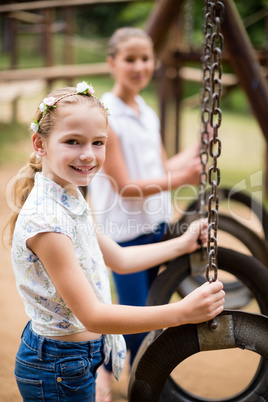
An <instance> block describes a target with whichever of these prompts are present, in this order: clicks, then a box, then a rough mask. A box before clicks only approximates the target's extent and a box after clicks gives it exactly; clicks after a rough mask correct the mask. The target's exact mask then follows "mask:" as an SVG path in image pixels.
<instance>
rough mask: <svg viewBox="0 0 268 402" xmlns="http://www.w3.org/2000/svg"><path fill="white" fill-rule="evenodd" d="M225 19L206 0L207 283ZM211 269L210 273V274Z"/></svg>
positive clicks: (219, 7)
mask: <svg viewBox="0 0 268 402" xmlns="http://www.w3.org/2000/svg"><path fill="white" fill-rule="evenodd" d="M223 18H224V5H223V3H222V2H220V1H218V0H211V1H210V0H206V9H205V28H204V34H205V44H204V54H203V79H204V85H203V96H202V112H201V120H202V124H203V127H202V132H201V151H200V159H201V164H202V171H201V173H200V180H199V181H200V189H199V212H198V215H199V216H200V217H201V216H204V215H205V212H204V208H205V188H206V183H207V179H208V182H209V184H210V186H211V194H210V196H209V198H208V241H207V253H208V264H207V266H206V277H207V280H208V281H209V282H213V281H216V280H217V276H218V268H217V254H218V245H217V233H218V220H219V214H218V210H219V198H218V194H217V189H218V186H219V184H220V169H219V167H218V158H219V156H220V154H221V140H220V139H219V137H218V129H219V127H220V125H221V121H222V112H221V109H220V97H221V76H222V49H223V36H222V34H221V32H220V28H221V23H222V21H223ZM209 126H210V127H211V128H212V130H213V136H212V138H210V139H209ZM208 155H209V156H210V157H211V158H212V166H211V167H210V168H209V169H208V174H207V173H206V166H207V162H208ZM212 271H213V275H212V276H210V273H211V272H212Z"/></svg>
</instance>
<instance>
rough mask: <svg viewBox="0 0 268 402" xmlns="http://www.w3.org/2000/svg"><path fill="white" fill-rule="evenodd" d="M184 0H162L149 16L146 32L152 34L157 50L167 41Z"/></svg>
mask: <svg viewBox="0 0 268 402" xmlns="http://www.w3.org/2000/svg"><path fill="white" fill-rule="evenodd" d="M183 2H184V0H160V1H159V2H157V3H156V6H155V8H154V9H153V11H152V13H151V15H150V16H149V18H148V22H147V27H146V32H147V33H148V34H149V35H150V36H151V38H152V40H153V42H154V47H155V50H156V52H158V51H159V50H160V48H161V47H162V46H163V44H164V43H165V39H166V35H167V33H168V31H169V28H170V26H171V25H172V23H173V22H174V21H175V19H176V18H177V16H178V15H179V13H180V10H181V6H182V4H183Z"/></svg>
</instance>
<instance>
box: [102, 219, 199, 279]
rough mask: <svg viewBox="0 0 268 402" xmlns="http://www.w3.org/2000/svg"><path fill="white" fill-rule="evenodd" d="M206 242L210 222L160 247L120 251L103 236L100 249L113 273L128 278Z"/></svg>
mask: <svg viewBox="0 0 268 402" xmlns="http://www.w3.org/2000/svg"><path fill="white" fill-rule="evenodd" d="M199 239H200V240H201V242H202V243H204V242H205V241H206V240H207V219H201V220H198V221H194V222H192V223H191V225H190V226H189V228H188V230H187V231H186V232H185V233H184V234H183V235H182V236H180V237H177V238H175V239H171V240H167V241H164V242H160V243H154V244H148V245H141V246H132V247H120V246H119V245H118V244H117V243H115V242H114V241H113V240H111V239H110V238H108V237H107V236H105V235H104V234H98V241H99V245H100V248H101V251H102V254H103V257H104V260H105V263H106V265H108V266H109V267H110V268H111V269H112V270H113V271H115V272H117V273H120V274H129V273H133V272H138V271H143V270H144V269H147V268H150V267H153V266H155V265H160V264H162V263H164V262H166V261H169V260H172V259H174V258H176V257H178V256H180V255H182V254H186V253H191V252H193V251H194V250H196V248H197V247H198V240H199Z"/></svg>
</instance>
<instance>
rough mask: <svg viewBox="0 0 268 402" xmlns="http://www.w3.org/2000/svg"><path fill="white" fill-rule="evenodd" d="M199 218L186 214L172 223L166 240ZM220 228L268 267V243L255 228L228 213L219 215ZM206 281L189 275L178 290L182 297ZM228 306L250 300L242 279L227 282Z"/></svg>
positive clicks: (239, 305) (242, 305)
mask: <svg viewBox="0 0 268 402" xmlns="http://www.w3.org/2000/svg"><path fill="white" fill-rule="evenodd" d="M195 219H197V215H196V214H194V215H190V216H189V215H184V216H183V217H182V218H181V219H180V220H178V221H177V222H175V223H174V224H173V225H171V226H170V227H169V228H168V230H167V233H166V235H165V240H168V239H170V238H174V237H177V236H180V235H181V234H182V233H183V232H184V231H185V229H186V227H188V225H189V224H190V223H191V222H192V221H193V220H195ZM219 230H222V231H224V232H226V233H229V234H231V235H232V236H234V237H235V238H236V239H238V240H239V241H240V242H241V243H242V244H244V245H245V246H246V247H247V249H248V250H249V251H250V253H251V254H252V255H253V256H254V257H256V258H257V259H258V260H259V261H261V262H262V263H263V264H264V265H265V266H266V267H268V243H267V241H266V240H265V239H262V238H260V237H259V236H258V235H257V234H256V233H255V232H254V231H253V230H251V229H250V228H248V227H246V226H244V225H243V224H241V223H240V222H238V221H236V220H235V219H234V218H232V217H231V216H228V215H224V214H220V215H219ZM203 282H204V278H203V277H201V276H189V277H187V278H186V279H185V280H184V281H183V282H181V283H180V284H179V285H178V288H177V292H178V293H179V294H180V296H181V297H184V296H186V295H187V294H188V293H190V292H191V291H192V290H194V289H195V288H196V287H197V286H200V285H201V284H202V283H203ZM225 292H226V308H231V309H237V308H243V307H244V306H245V305H247V304H248V303H249V302H250V293H249V292H248V289H246V288H245V286H243V285H242V284H241V282H240V281H232V282H229V283H228V282H227V283H226V284H225Z"/></svg>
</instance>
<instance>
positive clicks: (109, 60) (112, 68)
mask: <svg viewBox="0 0 268 402" xmlns="http://www.w3.org/2000/svg"><path fill="white" fill-rule="evenodd" d="M106 60H107V63H108V65H109V68H110V71H111V73H113V72H114V59H113V58H112V57H111V56H108V57H107V59H106Z"/></svg>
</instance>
